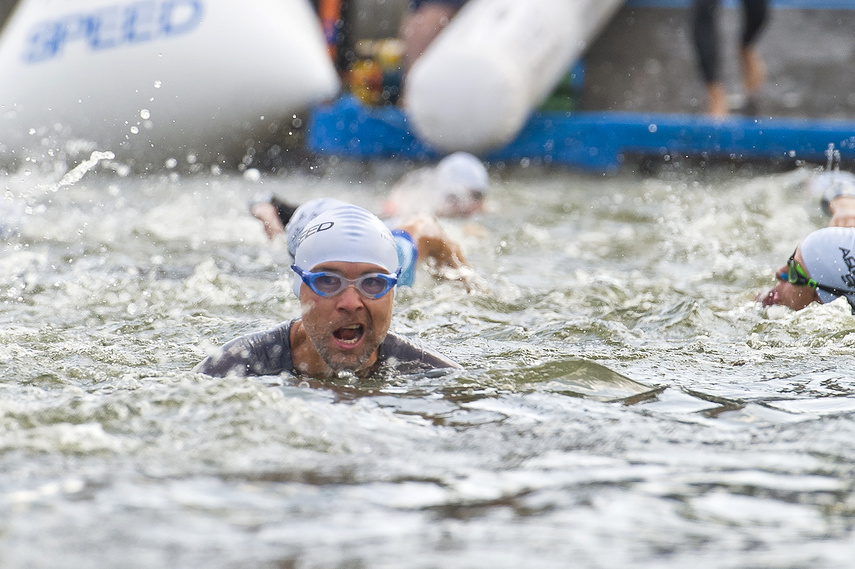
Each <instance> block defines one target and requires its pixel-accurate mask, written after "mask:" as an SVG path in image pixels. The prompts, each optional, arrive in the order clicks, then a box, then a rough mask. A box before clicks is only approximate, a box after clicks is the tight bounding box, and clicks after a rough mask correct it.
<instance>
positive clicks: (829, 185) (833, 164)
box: [807, 145, 855, 227]
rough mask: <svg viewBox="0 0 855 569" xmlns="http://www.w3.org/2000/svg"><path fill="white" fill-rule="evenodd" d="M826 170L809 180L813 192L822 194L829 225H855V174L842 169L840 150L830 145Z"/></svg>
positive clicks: (823, 209)
mask: <svg viewBox="0 0 855 569" xmlns="http://www.w3.org/2000/svg"><path fill="white" fill-rule="evenodd" d="M826 154H827V156H828V165H827V166H826V168H825V170H823V171H822V172H820V173H819V174H817V175H816V176H813V177H812V178H811V179H809V180H808V182H807V189H808V191H810V192H811V194H813V195H815V196H820V205H821V206H822V211H823V212H824V213H825V214H826V215H827V216H829V217H830V218H831V220H830V221H829V222H828V225H829V227H855V174H853V173H852V172H847V171H845V170H841V169H840V151H839V150H835V149H834V145H829V147H828V150H827V152H826Z"/></svg>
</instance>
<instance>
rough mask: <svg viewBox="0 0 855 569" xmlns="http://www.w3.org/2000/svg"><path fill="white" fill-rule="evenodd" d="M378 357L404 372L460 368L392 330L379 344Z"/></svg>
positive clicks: (455, 363)
mask: <svg viewBox="0 0 855 569" xmlns="http://www.w3.org/2000/svg"><path fill="white" fill-rule="evenodd" d="M379 355H380V359H381V360H382V361H383V362H385V363H388V364H392V366H393V367H394V368H395V369H396V370H398V371H403V372H405V373H411V372H417V371H425V370H429V369H442V368H458V369H459V368H460V367H461V366H460V364H458V363H457V362H454V361H452V360H450V359H448V358H446V357H445V356H443V355H440V354H438V353H436V352H434V351H433V350H430V349H428V348H426V347H424V346H420V345H417V344H416V343H414V342H413V341H411V340H409V339H407V338H404V337H403V336H399V335H398V334H395V333H393V332H389V333H388V334H387V335H386V339H384V340H383V343H382V344H380V354H379Z"/></svg>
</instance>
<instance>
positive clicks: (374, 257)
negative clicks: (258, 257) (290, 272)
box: [293, 204, 398, 297]
mask: <svg viewBox="0 0 855 569" xmlns="http://www.w3.org/2000/svg"><path fill="white" fill-rule="evenodd" d="M333 261H340V262H345V263H370V264H372V265H377V266H378V267H382V268H383V270H385V271H386V272H388V273H394V272H395V271H397V270H398V249H397V247H395V240H394V238H393V237H392V232H391V231H390V230H389V228H388V227H386V225H385V224H384V223H383V222H382V221H380V218H378V217H377V216H376V215H374V214H373V213H371V212H369V211H367V210H365V209H362V208H361V207H358V206H355V205H350V204H344V205H342V206H340V207H336V208H333V209H328V210H326V211H323V212H322V213H320V214H318V215H317V216H316V217H315V218H314V219H312V220H311V221H310V222H309V223H308V224H307V226H306V227H305V229H303V231H302V232H301V233H300V234H299V236H298V237H297V246H296V254H295V255H294V263H295V264H296V265H297V266H298V267H300V268H301V269H303V270H304V271H311V270H312V269H313V268H314V267H316V266H318V265H320V264H321V263H329V262H333ZM294 277H295V278H294V283H293V290H294V294H295V295H297V297H299V296H300V284H301V283H302V282H303V281H302V280H301V279H300V277H299V276H297V275H296V274H295V275H294Z"/></svg>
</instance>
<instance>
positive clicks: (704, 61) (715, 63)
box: [693, 0, 769, 83]
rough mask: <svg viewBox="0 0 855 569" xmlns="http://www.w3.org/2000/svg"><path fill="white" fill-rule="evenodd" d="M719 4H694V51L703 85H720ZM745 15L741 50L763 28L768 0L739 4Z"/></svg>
mask: <svg viewBox="0 0 855 569" xmlns="http://www.w3.org/2000/svg"><path fill="white" fill-rule="evenodd" d="M718 4H719V0H695V6H694V11H693V18H694V38H695V48H696V49H697V53H698V61H699V65H700V69H701V74H702V75H703V78H704V81H706V82H707V83H713V82H716V81H720V80H721V77H720V69H721V66H720V62H719V49H718V24H717V20H716V12H718ZM742 7H743V11H744V15H745V20H744V21H745V27H744V28H743V29H742V38H741V46H742V47H743V48H744V47H747V46H750V45H751V44H752V43H753V42H754V41H755V40H756V39H757V36H758V35H759V33H760V30H761V29H762V28H763V24H764V23H765V22H766V16H767V14H768V11H769V10H768V6H767V0H742Z"/></svg>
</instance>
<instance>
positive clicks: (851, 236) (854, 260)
mask: <svg viewBox="0 0 855 569" xmlns="http://www.w3.org/2000/svg"><path fill="white" fill-rule="evenodd" d="M800 249H801V253H802V259H804V262H805V268H806V269H807V271H808V273H810V278H812V279H813V280H815V281H816V282H818V283H819V284H821V285H825V286H830V287H834V288H839V289H843V290H845V291H851V294H850V293H847V294H845V295H843V294H834V293H831V292H828V291H824V290H820V289H816V292H817V294H818V295H819V299H820V300H821V301H822V302H823V303H827V302H831V301H833V300H834V299H835V298H837V297H838V296H846V299H847V300H848V301H849V304H850V305H852V306H853V308H855V228H851V227H825V228H823V229H818V230H817V231H814V232H813V233H811V234H810V235H808V236H807V237H805V240H804V241H802V244H801V245H800Z"/></svg>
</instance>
